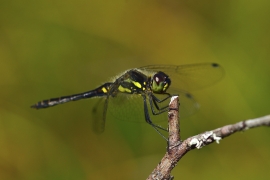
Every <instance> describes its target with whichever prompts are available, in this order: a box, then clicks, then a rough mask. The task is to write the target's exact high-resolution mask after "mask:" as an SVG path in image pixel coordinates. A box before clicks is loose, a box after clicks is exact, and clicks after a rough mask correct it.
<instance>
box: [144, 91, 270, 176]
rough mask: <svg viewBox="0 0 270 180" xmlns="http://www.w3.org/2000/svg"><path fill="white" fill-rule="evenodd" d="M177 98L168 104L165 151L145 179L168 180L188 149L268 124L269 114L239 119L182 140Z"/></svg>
mask: <svg viewBox="0 0 270 180" xmlns="http://www.w3.org/2000/svg"><path fill="white" fill-rule="evenodd" d="M178 109H179V99H178V97H177V96H174V97H172V99H171V102H170V104H169V113H168V124H169V141H168V147H167V152H166V154H165V155H164V157H163V158H162V160H161V161H160V163H159V164H158V165H157V167H156V168H155V169H154V170H153V172H152V173H151V174H150V175H149V177H148V178H147V180H167V179H168V180H169V179H173V176H171V175H170V173H171V171H172V169H173V168H174V167H175V166H176V164H177V162H178V161H179V160H180V159H181V158H182V157H183V156H184V155H185V154H186V153H187V152H188V151H190V150H192V149H195V148H197V149H199V148H202V147H203V146H206V145H208V144H211V143H213V142H215V141H216V142H217V143H219V141H220V140H221V139H223V138H225V137H227V136H229V135H231V134H234V133H235V132H238V131H244V130H248V129H250V128H255V127H259V126H270V115H267V116H264V117H259V118H256V119H250V120H245V121H240V122H238V123H236V124H231V125H226V126H223V127H220V128H217V129H215V130H212V131H207V132H204V133H201V134H198V135H196V136H193V137H189V138H187V139H186V140H184V141H183V142H182V141H181V140H180V128H179V127H180V126H179V117H178V116H179V114H178V112H179V111H178Z"/></svg>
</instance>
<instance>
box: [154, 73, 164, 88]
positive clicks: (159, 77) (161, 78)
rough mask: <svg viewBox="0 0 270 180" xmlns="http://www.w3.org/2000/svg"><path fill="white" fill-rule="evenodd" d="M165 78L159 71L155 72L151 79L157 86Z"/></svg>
mask: <svg viewBox="0 0 270 180" xmlns="http://www.w3.org/2000/svg"><path fill="white" fill-rule="evenodd" d="M165 79H166V77H165V76H163V75H162V74H161V73H160V72H158V73H156V74H155V75H154V77H153V80H154V81H155V82H156V84H157V85H158V86H159V84H160V83H162V82H164V81H165Z"/></svg>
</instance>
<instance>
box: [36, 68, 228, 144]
mask: <svg viewBox="0 0 270 180" xmlns="http://www.w3.org/2000/svg"><path fill="white" fill-rule="evenodd" d="M223 74H224V72H223V68H222V67H221V66H220V65H219V64H216V63H201V64H188V65H179V66H175V65H151V66H144V67H140V68H134V69H130V70H127V71H125V72H123V73H122V74H120V75H119V76H118V77H117V78H115V79H114V80H113V81H112V82H107V83H104V84H103V85H101V86H99V87H98V88H96V89H94V90H91V91H87V92H83V93H79V94H73V95H69V96H62V97H58V98H51V99H48V100H43V101H40V102H38V103H36V104H35V105H32V106H31V107H32V108H36V109H41V108H48V107H52V106H55V105H58V104H63V103H66V102H69V101H77V100H80V99H87V98H94V97H99V98H101V101H102V102H103V103H104V104H103V111H102V112H103V117H102V118H100V121H101V123H100V124H102V125H101V127H99V130H98V131H103V130H104V125H105V120H106V116H107V112H108V111H107V110H108V109H112V110H110V111H116V110H115V108H112V107H111V106H121V107H122V112H124V113H126V114H127V116H129V117H125V118H128V119H129V118H133V115H132V111H134V113H136V115H137V114H138V112H139V113H140V115H141V117H140V119H144V120H145V121H146V122H147V123H148V124H150V125H151V126H152V127H153V128H154V129H155V130H156V131H157V132H158V133H159V134H160V135H162V134H161V133H160V132H159V130H164V131H167V129H165V128H162V127H161V126H158V125H157V124H155V123H153V121H152V119H153V118H155V117H153V118H152V117H151V116H152V115H154V116H155V115H160V114H164V112H166V111H167V110H168V103H166V104H164V102H167V100H168V99H169V98H170V97H171V96H172V95H174V94H178V95H180V104H181V108H180V109H183V110H182V112H181V110H180V115H181V116H183V115H184V114H187V115H189V114H192V113H193V112H194V110H196V109H197V108H198V104H197V103H196V101H195V100H194V99H193V97H192V96H191V94H190V93H189V92H190V91H192V90H197V89H201V88H204V87H207V86H210V85H212V84H214V83H215V82H217V81H218V80H220V79H221V78H222V76H223ZM114 100H118V102H117V103H113V102H114ZM101 101H100V102H101ZM111 101H112V103H111V104H110V103H109V102H111ZM135 101H140V102H141V105H142V106H141V111H136V110H135V109H134V108H133V109H132V110H131V111H129V112H126V110H125V108H127V107H129V106H132V105H133V104H135V103H134V102H135ZM100 102H99V103H100ZM182 106H184V107H185V106H187V107H186V108H182ZM120 109H121V108H120ZM149 109H150V111H149ZM95 110H96V109H95ZM184 116H185V115H184ZM162 137H164V136H163V135H162ZM164 138H165V137H164ZM165 139H166V138H165Z"/></svg>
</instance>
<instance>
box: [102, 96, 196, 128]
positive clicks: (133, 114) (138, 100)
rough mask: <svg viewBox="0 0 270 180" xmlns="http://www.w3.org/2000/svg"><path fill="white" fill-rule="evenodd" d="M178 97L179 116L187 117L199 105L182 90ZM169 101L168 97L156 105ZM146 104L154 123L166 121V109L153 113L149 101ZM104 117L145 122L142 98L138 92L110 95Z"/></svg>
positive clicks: (160, 105) (166, 104)
mask: <svg viewBox="0 0 270 180" xmlns="http://www.w3.org/2000/svg"><path fill="white" fill-rule="evenodd" d="M164 97H166V96H164V95H159V96H158V98H159V99H162V98H164ZM179 98H180V115H181V118H185V117H188V116H190V115H192V114H194V113H195V112H196V111H197V110H198V108H199V105H198V103H197V102H196V101H195V100H194V99H193V97H192V96H191V95H190V94H188V93H186V92H183V91H182V92H180V93H179ZM169 101H170V98H169V99H168V100H167V101H164V102H162V103H158V105H159V107H164V106H168V105H169ZM147 105H148V112H149V114H150V117H151V120H152V122H154V123H155V122H160V121H166V120H167V119H168V118H167V117H168V113H167V111H166V112H164V113H162V114H159V115H153V113H152V111H151V107H150V104H149V101H148V103H147ZM106 117H107V120H109V121H110V119H112V120H115V119H116V120H123V121H131V122H141V123H146V121H145V116H144V107H143V98H142V97H141V96H140V95H138V94H123V93H118V94H117V96H116V97H110V99H109V104H108V109H107V116H106ZM107 120H106V121H107Z"/></svg>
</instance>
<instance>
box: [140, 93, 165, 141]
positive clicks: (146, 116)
mask: <svg viewBox="0 0 270 180" xmlns="http://www.w3.org/2000/svg"><path fill="white" fill-rule="evenodd" d="M143 104H144V115H145V121H146V122H147V123H148V124H150V125H151V126H152V127H153V128H154V129H155V130H156V131H157V133H158V134H159V135H160V136H161V137H162V138H163V139H165V140H166V141H168V139H167V138H166V137H165V136H164V135H163V134H162V133H161V132H160V131H159V129H160V130H163V131H166V132H168V130H167V129H165V128H163V127H160V126H158V125H156V124H154V123H153V122H152V121H151V118H150V116H149V112H148V107H147V102H146V96H145V95H143Z"/></svg>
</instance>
